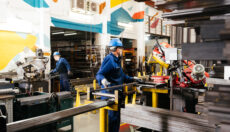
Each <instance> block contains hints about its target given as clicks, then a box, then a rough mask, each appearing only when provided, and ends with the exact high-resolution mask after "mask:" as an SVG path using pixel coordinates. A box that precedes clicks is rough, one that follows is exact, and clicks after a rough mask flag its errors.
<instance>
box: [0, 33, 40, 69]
mask: <svg viewBox="0 0 230 132" xmlns="http://www.w3.org/2000/svg"><path fill="white" fill-rule="evenodd" d="M36 41H37V37H36V36H34V35H30V34H22V33H16V32H9V31H0V44H1V48H0V53H1V54H0V57H1V58H4V59H0V64H1V65H0V70H3V69H4V68H5V67H6V66H7V65H8V64H9V62H10V61H11V60H14V62H16V61H17V60H18V59H19V58H20V56H17V55H19V53H21V52H24V51H25V49H30V50H31V51H33V52H35V49H36V45H35V44H36Z"/></svg>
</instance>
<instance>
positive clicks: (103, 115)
mask: <svg viewBox="0 0 230 132" xmlns="http://www.w3.org/2000/svg"><path fill="white" fill-rule="evenodd" d="M118 94H119V93H118V90H116V91H115V104H114V105H112V106H106V107H104V108H100V132H108V131H109V127H108V126H109V117H108V110H113V111H118V103H119V102H118V96H119V95H118Z"/></svg>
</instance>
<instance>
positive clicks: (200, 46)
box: [182, 42, 227, 60]
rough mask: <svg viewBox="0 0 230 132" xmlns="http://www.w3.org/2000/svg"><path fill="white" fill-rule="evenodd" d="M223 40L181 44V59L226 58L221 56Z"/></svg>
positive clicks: (223, 45) (223, 46)
mask: <svg viewBox="0 0 230 132" xmlns="http://www.w3.org/2000/svg"><path fill="white" fill-rule="evenodd" d="M224 48H225V44H224V42H206V43H194V44H182V59H183V60H226V59H227V58H225V57H224V56H223V49H224Z"/></svg>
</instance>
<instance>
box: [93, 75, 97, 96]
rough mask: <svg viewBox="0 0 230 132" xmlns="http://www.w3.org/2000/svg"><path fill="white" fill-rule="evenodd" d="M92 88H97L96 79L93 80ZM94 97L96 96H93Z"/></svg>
mask: <svg viewBox="0 0 230 132" xmlns="http://www.w3.org/2000/svg"><path fill="white" fill-rule="evenodd" d="M93 89H94V90H96V89H97V80H96V79H94V80H93ZM94 99H96V96H94Z"/></svg>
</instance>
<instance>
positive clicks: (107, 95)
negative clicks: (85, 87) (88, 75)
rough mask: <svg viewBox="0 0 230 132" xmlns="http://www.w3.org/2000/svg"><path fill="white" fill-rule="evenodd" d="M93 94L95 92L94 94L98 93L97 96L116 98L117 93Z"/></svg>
mask: <svg viewBox="0 0 230 132" xmlns="http://www.w3.org/2000/svg"><path fill="white" fill-rule="evenodd" d="M92 94H93V95H97V96H103V97H110V98H115V95H114V94H109V93H92Z"/></svg>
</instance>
